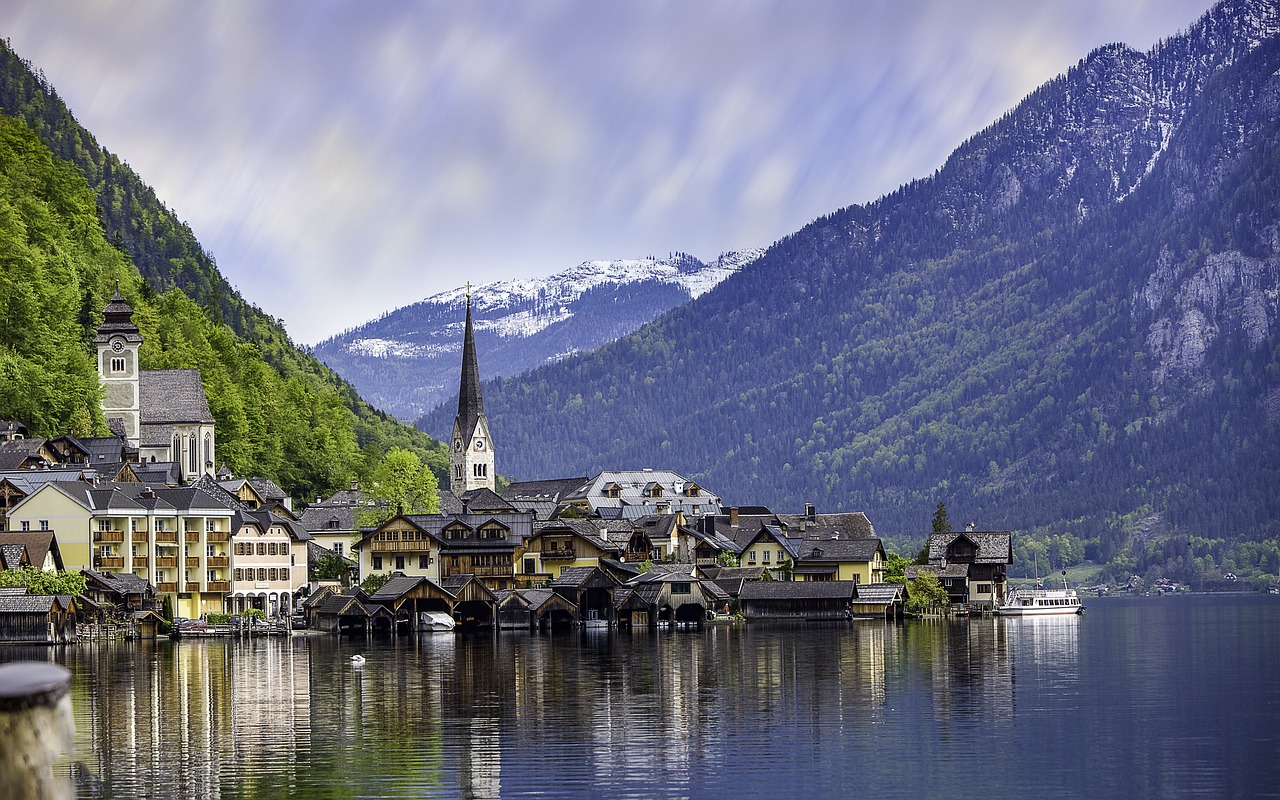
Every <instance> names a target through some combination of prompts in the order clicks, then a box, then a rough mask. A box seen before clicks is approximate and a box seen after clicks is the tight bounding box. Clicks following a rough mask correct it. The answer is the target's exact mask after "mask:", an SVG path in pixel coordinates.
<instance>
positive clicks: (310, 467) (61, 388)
mask: <svg viewBox="0 0 1280 800" xmlns="http://www.w3.org/2000/svg"><path fill="white" fill-rule="evenodd" d="M0 112H2V113H3V114H4V115H6V116H7V117H9V118H11V119H13V120H14V121H15V122H14V123H11V124H9V123H7V124H6V126H5V131H6V137H7V141H8V143H9V147H10V150H11V152H10V153H9V154H8V156H7V158H8V160H7V161H6V164H5V169H6V172H5V174H4V175H3V176H0V177H4V178H5V179H6V180H8V182H9V184H8V189H9V192H10V195H9V197H8V202H9V204H10V208H11V209H14V210H15V211H14V213H15V214H17V216H16V217H13V219H11V220H10V221H11V222H12V221H15V220H16V223H15V225H12V226H10V227H8V228H6V229H5V230H4V231H3V236H4V238H3V239H0V248H3V254H2V255H0V260H2V261H3V263H2V264H0V268H3V270H4V280H5V287H4V292H3V297H0V303H4V304H5V305H6V313H7V315H8V316H6V318H5V323H4V329H3V333H2V334H0V337H2V338H3V340H4V342H3V343H4V347H5V349H6V352H5V353H4V354H3V357H4V358H5V359H6V369H7V370H9V371H8V372H6V374H5V376H4V378H5V380H4V384H5V385H4V386H3V387H0V418H5V419H20V420H23V421H26V422H29V423H30V424H32V425H33V426H34V428H35V432H38V433H39V434H41V435H56V434H58V433H63V432H65V431H67V430H68V429H71V430H74V431H76V432H78V433H88V432H90V431H94V430H97V431H99V432H101V431H104V430H105V428H104V427H103V422H102V416H101V413H100V412H99V411H98V410H97V405H96V403H97V401H96V399H94V400H93V402H88V401H89V400H90V399H92V398H96V396H97V394H96V393H97V391H98V389H97V380H96V373H94V374H92V375H90V374H88V373H84V371H83V370H84V368H85V367H86V365H88V366H91V365H92V360H91V359H90V358H89V346H88V344H87V343H88V342H89V341H90V340H91V338H92V334H91V333H90V331H92V329H93V328H94V327H96V325H97V323H98V322H99V321H100V317H99V316H98V315H99V314H100V312H101V309H102V308H103V307H104V306H105V305H106V302H107V299H108V298H109V297H110V296H111V292H112V291H113V288H112V283H111V282H112V281H113V280H114V279H115V278H116V277H117V276H118V277H119V278H120V280H121V285H122V289H123V291H124V293H125V295H126V297H127V298H128V299H129V301H130V302H131V303H133V304H135V307H138V308H139V316H140V317H141V318H142V320H143V321H140V322H139V326H140V327H141V328H142V329H143V332H144V335H148V344H146V345H144V347H143V350H142V358H143V366H144V367H148V368H168V367H173V368H176V367H199V368H200V369H201V371H202V375H203V379H204V384H205V391H206V394H207V395H208V396H209V403H210V406H211V408H212V410H213V412H214V417H215V418H216V419H217V422H218V441H219V448H218V450H219V456H220V458H225V459H226V460H227V462H228V465H229V466H230V467H231V468H232V469H234V470H236V471H237V472H238V473H240V474H260V475H262V476H264V477H269V478H273V479H275V480H276V481H277V482H278V483H280V485H281V486H283V487H284V488H285V489H286V490H288V491H290V492H291V493H293V494H294V495H295V496H297V497H299V498H300V499H309V498H312V497H315V496H317V495H321V494H327V493H329V492H331V491H333V490H335V489H337V488H341V487H343V486H345V485H347V484H348V482H349V480H350V479H351V478H353V477H355V476H357V475H362V474H367V472H368V471H369V470H370V469H371V468H372V466H371V465H372V463H373V462H374V461H376V460H377V459H378V458H379V457H380V455H381V453H382V452H384V451H385V450H386V449H387V448H388V447H390V446H392V445H399V446H403V447H408V448H411V449H414V450H416V451H417V452H419V453H420V454H421V455H422V456H423V457H425V458H427V459H428V460H429V462H430V463H431V464H432V466H433V468H434V469H435V470H436V471H437V472H438V473H439V474H441V475H444V474H445V471H446V470H447V463H448V458H447V454H446V453H445V452H444V450H443V448H442V446H440V445H439V443H438V442H435V441H433V440H431V439H430V438H429V437H427V436H425V435H424V434H422V433H420V432H419V431H417V430H414V429H412V428H410V427H409V426H406V425H402V424H401V423H398V422H396V421H395V420H392V419H390V418H388V417H387V416H386V415H385V414H383V413H381V412H379V411H376V410H375V409H373V408H372V407H371V406H369V405H368V404H367V403H365V402H364V401H363V400H361V399H360V397H359V396H358V395H357V394H356V392H355V391H354V390H353V389H352V388H351V387H350V386H349V385H348V384H347V383H346V382H345V381H343V380H342V379H341V378H339V377H338V376H337V375H335V374H334V373H333V372H332V371H331V370H329V369H328V368H327V367H325V366H324V365H323V364H321V363H319V362H318V361H316V359H315V358H313V357H312V356H311V355H310V354H308V353H306V352H303V351H301V350H299V349H298V348H296V347H295V346H294V345H293V344H292V343H291V342H290V340H289V337H288V336H287V334H286V333H285V331H284V329H283V328H282V327H281V326H280V324H279V323H278V322H277V321H276V320H274V319H272V318H271V317H270V316H268V315H267V314H265V313H263V312H262V311H261V310H259V309H257V308H255V307H254V306H252V305H249V304H248V303H246V302H245V301H244V299H243V298H242V297H240V296H239V295H238V294H237V293H236V292H235V291H234V290H233V289H232V288H231V287H230V286H229V285H228V284H227V282H226V280H225V279H224V278H223V277H222V275H221V274H219V272H218V270H217V267H216V266H215V265H214V263H213V260H212V258H210V257H209V256H208V255H207V254H206V253H205V252H204V250H203V249H202V248H201V247H200V245H199V243H198V242H197V241H196V240H195V237H194V236H193V235H192V233H191V230H190V229H189V228H188V227H187V226H186V225H184V224H183V223H182V222H181V221H179V220H178V218H177V217H176V216H175V214H174V213H173V212H172V211H170V210H169V209H168V208H166V207H165V206H164V204H163V203H161V202H160V200H159V199H158V198H157V197H156V196H155V193H154V192H153V191H152V190H151V189H150V188H149V187H148V186H146V185H145V184H144V183H143V182H142V180H141V179H140V178H139V177H138V176H137V175H136V174H135V173H134V172H133V171H132V170H131V169H130V168H129V167H128V165H126V164H124V163H123V162H122V161H121V160H120V159H119V158H118V157H117V156H115V155H113V154H111V153H108V152H106V151H105V150H103V149H102V148H101V147H100V146H99V145H98V144H97V142H96V141H95V140H94V138H93V136H92V135H91V134H90V133H89V132H88V131H86V130H85V129H84V128H83V127H81V126H80V125H79V124H78V123H77V122H76V121H75V119H74V118H73V117H72V116H71V113H70V112H69V111H68V109H67V108H66V106H65V105H64V104H63V103H62V101H61V100H60V99H59V98H58V96H57V94H56V92H55V91H54V89H53V87H51V86H49V85H48V83H47V82H46V81H44V80H43V78H42V77H41V76H40V75H38V74H37V73H36V72H35V71H34V70H33V68H32V67H31V65H29V64H26V63H25V62H23V61H22V60H21V59H20V58H19V57H18V56H17V55H15V54H14V53H13V52H12V50H10V49H9V47H8V43H7V42H5V43H3V44H0ZM20 129H21V130H20ZM23 130H30V131H34V132H35V134H36V135H37V136H38V137H39V139H40V140H41V141H42V142H43V145H42V147H40V148H34V149H33V148H32V147H31V146H30V143H29V142H27V141H26V137H24V136H23V133H22V131H23ZM44 147H47V148H48V150H51V151H52V155H53V156H54V157H55V158H56V159H59V160H61V161H63V162H65V163H66V164H69V165H71V167H72V169H70V170H64V169H60V168H57V167H56V165H53V166H47V167H46V166H40V167H39V168H36V167H30V168H31V169H34V170H35V173H32V174H39V175H45V176H53V177H41V178H33V177H31V176H30V175H28V177H27V178H25V179H22V180H17V179H15V178H14V175H16V174H19V173H21V172H22V170H24V169H27V168H28V166H30V164H29V162H30V159H33V158H34V159H37V160H39V161H40V162H41V164H43V159H44V158H45V155H47V152H46V153H45V155H40V156H37V155H35V154H34V150H43V149H44ZM31 163H34V162H31ZM23 165H27V166H23ZM8 170H17V171H18V172H17V173H13V174H10V173H9V172H8ZM73 175H78V177H79V181H78V182H77V181H76V180H73V178H72V177H71V176H73ZM37 190H39V191H45V190H51V191H53V194H51V195H49V196H38V197H37V196H32V194H31V193H32V192H35V191H37ZM85 192H87V195H86V194H85ZM86 197H87V200H86V199H85V198H86ZM85 203H87V206H86V205H85ZM42 205H46V206H48V208H49V209H54V210H56V213H55V212H54V211H48V212H40V213H39V216H40V218H41V220H43V222H41V225H43V224H48V225H49V226H51V227H50V230H55V231H56V230H61V229H62V228H63V227H65V228H66V229H67V231H66V234H67V235H68V236H72V237H73V239H74V240H75V241H76V242H77V243H78V245H79V247H80V250H79V252H78V254H77V255H76V256H74V257H72V256H67V255H66V253H65V252H64V251H63V250H62V249H60V248H59V247H52V246H51V245H50V244H49V242H50V241H51V239H49V238H48V237H47V236H44V235H42V236H34V235H33V234H32V233H31V231H32V230H33V222H32V220H30V219H27V218H25V217H23V216H22V215H23V214H24V213H26V212H30V211H32V210H33V209H36V208H39V207H41V206H42ZM72 210H73V211H74V213H72ZM86 210H87V212H88V214H89V216H86V215H85V213H84V212H85V211H86ZM63 212H66V213H63ZM36 227H40V226H39V225H37V226H36ZM58 235H59V236H60V235H61V234H58ZM97 237H101V238H102V239H103V241H105V242H108V243H109V244H110V245H111V246H110V247H108V251H109V252H108V251H102V250H101V249H100V248H98V247H97V246H96V244H93V243H92V241H91V240H92V239H95V238H97ZM53 238H54V239H56V238H57V236H54V237H53ZM21 253H25V255H17V254H21ZM112 254H114V256H113V255H112ZM39 263H45V264H50V265H53V264H58V265H59V266H58V269H59V270H63V271H62V272H59V273H58V277H57V278H56V279H55V278H51V277H50V273H47V272H44V271H42V270H40V269H36V268H34V267H33V266H32V265H33V264H39ZM135 264H136V269H137V271H138V272H140V273H141V275H142V277H143V278H145V281H143V282H135V281H133V280H131V279H130V275H131V274H137V273H136V272H134V266H133V265H135ZM67 270H69V272H67ZM51 280H58V281H61V282H62V284H61V285H57V286H52V285H48V284H49V282H50V281H51ZM135 284H136V285H135ZM72 291H74V292H75V293H76V296H75V298H74V302H72V300H71V299H68V298H69V297H70V295H66V293H67V292H72ZM54 295H56V296H57V297H58V298H59V299H57V300H56V301H55V300H54V299H53V296H54ZM64 295H66V296H65V297H64ZM68 309H71V311H70V313H71V316H70V318H69V319H63V318H61V316H59V315H65V314H66V313H68ZM33 314H34V315H35V316H32V315H33ZM153 314H155V315H156V316H154V318H153V317H152V316H151V315H153ZM65 324H73V325H74V326H75V330H74V331H72V330H67V331H63V334H60V335H59V336H55V337H53V338H49V337H48V336H46V335H44V334H43V333H42V334H41V335H35V334H34V333H33V331H42V332H43V331H47V330H52V329H58V330H61V326H63V325H65ZM149 325H150V326H151V327H148V326H149ZM77 336H78V337H81V344H80V345H78V346H79V347H80V348H81V349H83V350H84V352H83V353H78V352H75V350H76V347H77V345H76V344H75V341H74V340H75V337H77ZM50 348H51V349H50ZM82 362H83V363H82ZM15 365H20V366H15ZM15 370H16V371H15ZM37 373H39V374H37ZM64 373H65V375H66V380H65V381H63V380H61V379H60V378H59V376H60V375H62V374H64ZM85 381H88V383H85Z"/></svg>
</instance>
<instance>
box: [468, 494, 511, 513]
mask: <svg viewBox="0 0 1280 800" xmlns="http://www.w3.org/2000/svg"><path fill="white" fill-rule="evenodd" d="M458 500H459V501H461V503H462V507H463V508H465V509H466V510H467V513H469V514H484V513H491V512H507V511H518V510H519V509H517V508H516V507H515V506H513V505H512V504H511V503H509V502H507V501H506V500H504V499H503V498H502V497H500V496H499V495H498V494H497V493H495V492H494V491H493V490H492V489H488V488H480V489H472V490H470V491H467V492H463V493H462V495H461V496H460V497H459V498H458Z"/></svg>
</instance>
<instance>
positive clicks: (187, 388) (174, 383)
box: [138, 369, 213, 425]
mask: <svg viewBox="0 0 1280 800" xmlns="http://www.w3.org/2000/svg"><path fill="white" fill-rule="evenodd" d="M138 399H139V406H140V407H141V411H142V424H143V425H163V424H175V423H188V424H190V423H200V424H206V425H212V424H213V412H211V411H210V410H209V401H208V400H207V399H206V398H205V396H204V384H202V383H201V382H200V370H197V369H144V370H142V372H140V373H139V375H138Z"/></svg>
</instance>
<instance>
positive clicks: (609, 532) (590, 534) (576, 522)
mask: <svg viewBox="0 0 1280 800" xmlns="http://www.w3.org/2000/svg"><path fill="white" fill-rule="evenodd" d="M565 533H571V534H573V535H574V536H576V537H578V538H579V539H582V540H583V541H585V542H587V543H588V544H591V545H592V546H594V547H595V548H596V549H598V550H603V551H604V552H606V553H622V552H624V551H625V550H626V549H627V541H628V540H629V539H630V538H631V532H630V526H625V525H624V526H623V527H622V528H621V529H618V532H617V533H615V532H614V528H613V527H612V526H609V525H606V524H605V523H604V521H603V520H598V519H577V518H572V519H555V520H549V521H547V522H544V523H542V524H541V525H539V526H538V534H539V535H543V536H545V535H548V534H550V535H556V534H560V535H563V534H565Z"/></svg>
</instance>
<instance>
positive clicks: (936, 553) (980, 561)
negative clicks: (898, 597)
mask: <svg viewBox="0 0 1280 800" xmlns="http://www.w3.org/2000/svg"><path fill="white" fill-rule="evenodd" d="M928 550H929V563H928V566H929V568H930V569H932V570H933V571H934V572H935V574H937V575H938V578H939V580H940V581H942V584H943V586H944V587H945V588H946V589H947V594H948V595H949V596H950V598H951V602H952V603H955V604H963V605H967V606H968V607H969V608H971V609H990V608H994V607H995V606H997V605H999V604H1000V602H1001V601H1002V600H1003V599H1004V592H1005V568H1006V567H1007V566H1008V565H1009V564H1012V563H1013V534H1012V533H1010V532H1009V531H976V530H973V526H972V525H970V526H969V528H968V529H967V530H964V531H948V532H947V533H934V534H931V535H930V536H929V542H928ZM914 572H915V571H913V570H911V569H910V568H908V578H911V577H914V574H913V573H914Z"/></svg>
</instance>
